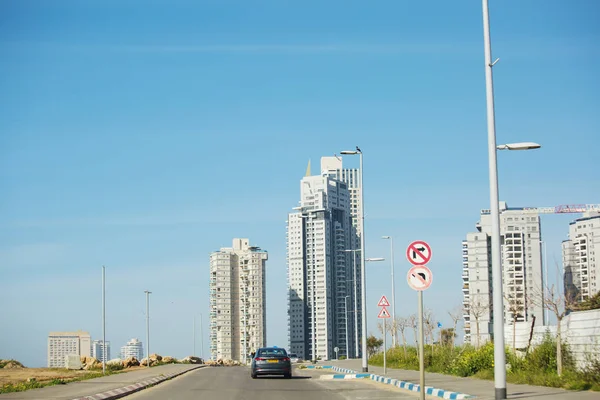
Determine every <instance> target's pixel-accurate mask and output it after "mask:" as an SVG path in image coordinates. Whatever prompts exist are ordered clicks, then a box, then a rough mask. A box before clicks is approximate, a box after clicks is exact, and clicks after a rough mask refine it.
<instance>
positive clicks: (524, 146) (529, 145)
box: [496, 142, 542, 150]
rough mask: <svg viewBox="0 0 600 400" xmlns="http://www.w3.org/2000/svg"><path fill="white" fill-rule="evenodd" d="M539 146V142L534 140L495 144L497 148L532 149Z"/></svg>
mask: <svg viewBox="0 0 600 400" xmlns="http://www.w3.org/2000/svg"><path fill="white" fill-rule="evenodd" d="M540 147H542V145H541V144H538V143H534V142H522V143H507V144H501V145H498V146H496V148H497V149H498V150H534V149H539V148H540Z"/></svg>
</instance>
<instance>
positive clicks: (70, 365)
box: [65, 354, 84, 371]
mask: <svg viewBox="0 0 600 400" xmlns="http://www.w3.org/2000/svg"><path fill="white" fill-rule="evenodd" d="M83 365H84V364H83V363H82V362H81V358H80V357H79V356H78V355H77V354H68V355H66V356H65V368H67V369H71V370H76V371H77V370H80V369H81V368H83Z"/></svg>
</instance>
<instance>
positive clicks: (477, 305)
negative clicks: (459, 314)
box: [465, 295, 489, 348]
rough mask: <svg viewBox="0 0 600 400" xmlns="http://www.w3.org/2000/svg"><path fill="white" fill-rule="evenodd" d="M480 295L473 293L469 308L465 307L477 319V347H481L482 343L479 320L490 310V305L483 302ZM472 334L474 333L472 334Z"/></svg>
mask: <svg viewBox="0 0 600 400" xmlns="http://www.w3.org/2000/svg"><path fill="white" fill-rule="evenodd" d="M479 297H480V296H478V295H473V297H472V298H471V301H470V302H469V304H468V306H467V308H466V309H465V311H466V312H467V313H469V315H472V316H473V318H474V319H475V326H476V330H477V346H476V347H477V348H479V344H480V339H481V335H480V334H479V320H480V319H481V317H483V315H484V314H485V313H486V312H488V311H489V307H488V305H487V304H485V303H482V302H481V300H480V299H479ZM471 336H472V335H471Z"/></svg>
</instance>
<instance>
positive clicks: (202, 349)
mask: <svg viewBox="0 0 600 400" xmlns="http://www.w3.org/2000/svg"><path fill="white" fill-rule="evenodd" d="M200 358H202V360H204V330H203V327H202V314H200Z"/></svg>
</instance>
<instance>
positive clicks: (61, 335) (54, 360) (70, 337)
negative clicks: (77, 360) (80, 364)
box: [48, 331, 92, 368]
mask: <svg viewBox="0 0 600 400" xmlns="http://www.w3.org/2000/svg"><path fill="white" fill-rule="evenodd" d="M91 344H92V343H91V337H90V334H89V333H88V332H83V331H77V332H50V334H48V368H64V367H65V362H66V359H65V356H68V355H78V356H90V355H91V354H90V351H91Z"/></svg>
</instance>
